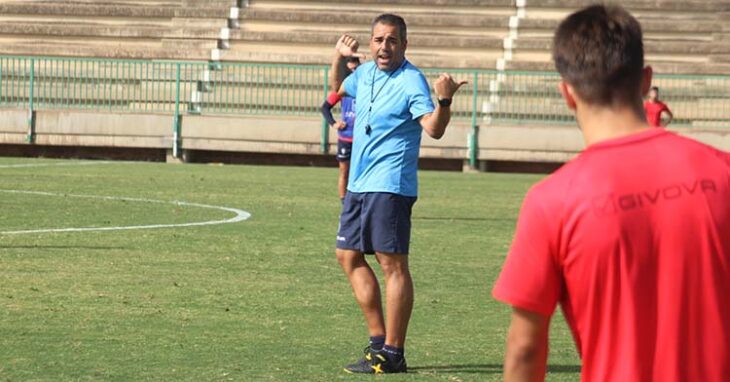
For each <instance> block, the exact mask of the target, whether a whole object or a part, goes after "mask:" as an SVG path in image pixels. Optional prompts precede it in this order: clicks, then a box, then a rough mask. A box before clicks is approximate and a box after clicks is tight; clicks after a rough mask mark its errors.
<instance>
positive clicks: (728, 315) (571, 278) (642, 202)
mask: <svg viewBox="0 0 730 382" xmlns="http://www.w3.org/2000/svg"><path fill="white" fill-rule="evenodd" d="M493 295H494V297H495V298H496V299H498V300H500V301H503V302H505V303H507V304H510V305H513V306H516V307H519V308H522V309H526V310H530V311H534V312H538V313H540V314H543V315H551V314H552V313H553V311H554V309H555V307H556V305H557V304H558V303H560V305H561V307H562V309H563V313H564V315H565V317H566V320H567V322H568V324H569V326H570V328H571V330H572V332H573V336H574V339H575V341H576V344H577V347H578V352H579V353H580V354H581V359H582V363H583V366H582V380H583V381H601V382H603V381H622V382H623V381H661V382H672V381H703V382H720V381H722V382H726V381H728V380H730V154H729V153H725V152H722V151H719V150H716V149H714V148H712V147H710V146H707V145H704V144H702V143H699V142H696V141H693V140H690V139H687V138H683V137H680V136H678V135H675V134H673V133H670V132H667V131H666V130H665V129H652V130H647V131H643V132H640V133H637V134H633V135H630V136H627V137H623V138H618V139H615V140H610V141H606V142H602V143H598V144H595V145H592V146H590V147H589V148H587V149H586V150H585V151H584V152H583V153H582V154H581V155H579V156H578V157H577V158H576V159H575V160H573V161H572V162H570V163H568V164H566V165H565V166H564V167H563V168H562V169H561V170H559V171H558V172H556V173H555V174H554V175H553V176H550V177H549V178H548V179H546V180H544V181H542V182H541V183H539V184H537V185H535V186H534V187H533V188H532V189H531V190H530V192H529V193H528V194H527V197H526V198H525V201H524V205H523V207H522V211H521V213H520V218H519V222H518V224H517V231H516V234H515V238H514V242H513V244H512V248H511V250H510V253H509V255H508V257H507V260H506V262H505V264H504V268H503V270H502V273H501V275H500V277H499V280H498V281H497V283H496V285H495V287H494V291H493Z"/></svg>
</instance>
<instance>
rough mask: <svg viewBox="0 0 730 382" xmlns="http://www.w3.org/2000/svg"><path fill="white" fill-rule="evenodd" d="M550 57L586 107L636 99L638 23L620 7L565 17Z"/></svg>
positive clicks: (640, 46) (640, 61)
mask: <svg viewBox="0 0 730 382" xmlns="http://www.w3.org/2000/svg"><path fill="white" fill-rule="evenodd" d="M553 59H554V61H555V67H556V69H557V70H558V72H560V75H561V76H562V77H563V79H564V80H565V81H566V82H567V83H568V84H570V85H571V86H572V87H573V88H574V89H575V91H576V93H578V96H580V97H581V98H582V99H583V100H585V101H586V102H587V103H590V104H596V105H602V106H606V105H615V104H623V105H628V104H631V103H633V102H635V101H636V100H637V99H638V100H640V99H641V79H642V74H643V69H644V43H643V41H642V32H641V25H640V24H639V22H638V21H637V20H636V19H635V18H634V17H633V16H632V15H631V14H630V13H629V12H627V11H626V10H625V9H623V8H622V7H620V6H614V5H592V6H589V7H587V8H584V9H582V10H580V11H578V12H575V13H573V14H572V15H570V16H568V17H567V18H566V19H565V20H563V21H562V22H561V23H560V25H559V26H558V29H557V30H556V32H555V37H554V39H553Z"/></svg>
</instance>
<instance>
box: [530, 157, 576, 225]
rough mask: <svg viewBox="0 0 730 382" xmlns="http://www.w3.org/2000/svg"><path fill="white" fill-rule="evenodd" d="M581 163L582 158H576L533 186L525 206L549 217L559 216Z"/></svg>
mask: <svg viewBox="0 0 730 382" xmlns="http://www.w3.org/2000/svg"><path fill="white" fill-rule="evenodd" d="M580 162H581V159H580V157H578V158H575V159H573V160H571V161H569V162H567V163H565V164H564V165H562V166H561V167H560V168H559V169H557V170H556V171H555V172H553V173H552V174H550V175H548V176H547V177H546V178H544V179H542V180H540V181H539V182H537V183H535V184H534V185H532V187H530V189H529V191H528V192H527V195H526V197H525V205H526V206H529V207H530V208H540V209H541V210H543V212H544V213H546V214H549V215H554V214H557V212H558V211H560V210H562V205H563V203H564V202H565V197H566V195H568V193H569V190H570V188H571V184H572V183H573V182H574V179H575V176H576V174H577V173H578V172H577V171H578V170H577V168H578V167H579V166H580Z"/></svg>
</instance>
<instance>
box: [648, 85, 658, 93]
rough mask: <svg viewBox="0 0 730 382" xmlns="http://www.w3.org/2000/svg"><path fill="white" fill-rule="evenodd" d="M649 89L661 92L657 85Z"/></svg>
mask: <svg viewBox="0 0 730 382" xmlns="http://www.w3.org/2000/svg"><path fill="white" fill-rule="evenodd" d="M649 90H653V91H655V92H657V93H659V88H658V87H656V86H652V87H651V88H650V89H649Z"/></svg>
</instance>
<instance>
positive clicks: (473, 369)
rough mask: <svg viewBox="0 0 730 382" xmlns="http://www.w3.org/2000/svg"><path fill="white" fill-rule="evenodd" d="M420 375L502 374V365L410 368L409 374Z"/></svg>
mask: <svg viewBox="0 0 730 382" xmlns="http://www.w3.org/2000/svg"><path fill="white" fill-rule="evenodd" d="M412 371H414V372H416V373H418V374H429V372H439V373H473V374H499V373H502V365H500V364H466V365H434V366H415V367H410V366H409V367H408V372H412Z"/></svg>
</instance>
